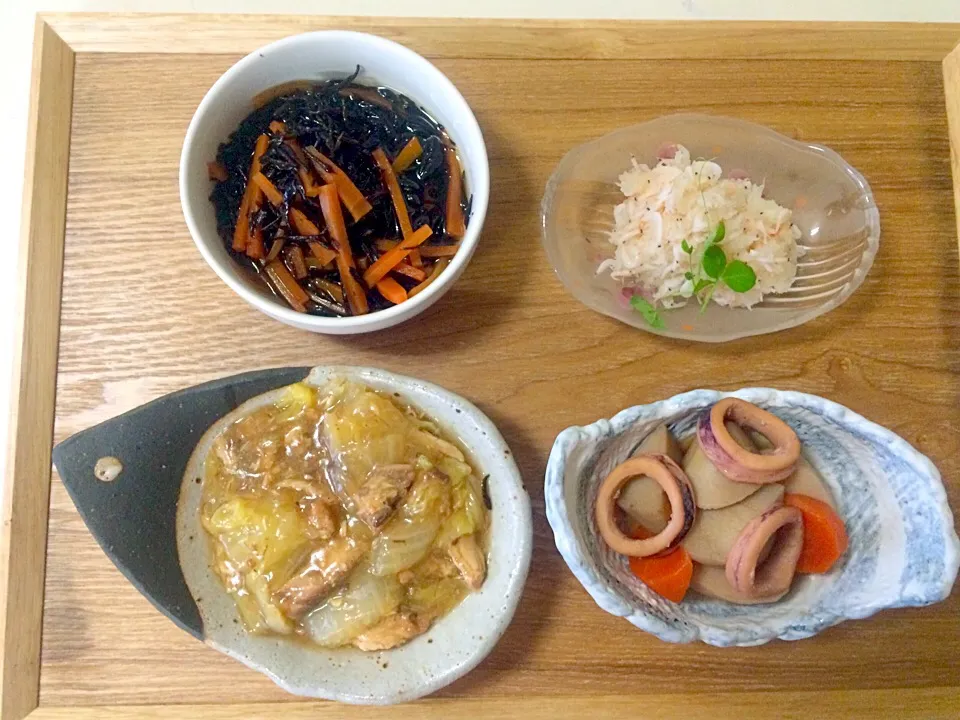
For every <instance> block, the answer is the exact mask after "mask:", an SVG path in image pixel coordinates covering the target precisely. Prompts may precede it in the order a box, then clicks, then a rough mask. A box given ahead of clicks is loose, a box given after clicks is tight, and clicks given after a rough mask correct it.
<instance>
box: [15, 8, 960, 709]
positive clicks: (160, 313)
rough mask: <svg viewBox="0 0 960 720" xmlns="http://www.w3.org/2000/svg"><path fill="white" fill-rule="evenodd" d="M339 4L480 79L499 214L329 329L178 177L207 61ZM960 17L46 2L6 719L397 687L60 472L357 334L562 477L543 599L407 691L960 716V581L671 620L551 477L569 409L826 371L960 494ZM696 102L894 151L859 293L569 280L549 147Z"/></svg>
mask: <svg viewBox="0 0 960 720" xmlns="http://www.w3.org/2000/svg"><path fill="white" fill-rule="evenodd" d="M325 27H349V28H357V29H362V30H369V31H372V32H376V33H379V34H382V35H385V36H388V37H391V38H394V39H396V40H399V41H401V42H403V43H405V44H407V45H409V46H411V47H413V48H414V49H416V50H418V51H420V52H422V53H423V54H425V55H426V56H427V57H429V58H430V59H431V60H433V61H435V62H436V64H437V65H438V66H439V67H440V68H441V70H443V71H444V72H446V73H447V74H448V75H449V76H450V77H451V79H452V80H453V81H454V82H455V83H456V84H457V86H458V87H459V88H460V89H461V90H462V91H463V94H464V95H465V96H466V98H467V100H468V101H469V102H470V104H471V105H472V106H473V108H474V110H475V111H476V114H477V116H478V118H479V121H480V124H481V126H482V127H483V130H484V133H485V135H486V138H487V142H488V144H489V150H490V162H491V170H492V173H493V184H492V185H493V192H492V203H491V208H490V213H489V217H488V220H487V224H486V227H485V231H484V235H483V239H482V243H481V246H480V249H479V251H478V252H477V254H476V257H475V259H474V260H473V262H472V263H471V265H470V267H469V268H468V270H467V272H466V274H465V275H464V277H463V278H462V280H461V281H460V282H459V283H458V284H457V286H456V288H455V289H454V290H453V291H452V292H451V293H450V294H449V295H448V296H447V297H446V298H444V299H443V300H442V301H441V302H440V303H438V305H437V306H435V307H434V308H433V309H432V310H430V311H429V312H428V313H427V314H426V315H424V316H422V317H421V318H419V319H417V320H415V321H413V322H410V323H407V324H406V325H404V326H402V327H400V328H395V329H393V330H391V331H386V332H383V333H380V334H376V335H370V336H364V337H356V338H335V337H320V336H314V335H310V334H308V333H303V332H298V331H295V330H292V329H290V328H286V327H284V326H281V325H279V324H278V323H275V322H273V321H271V320H268V319H267V318H266V317H264V316H262V315H260V314H258V313H257V312H255V311H254V310H253V309H251V308H249V307H247V306H246V305H245V304H244V303H243V302H242V301H241V300H239V299H238V298H237V297H236V296H234V295H233V294H232V293H231V292H230V290H228V289H227V287H226V286H225V285H224V284H223V283H221V282H220V281H219V280H218V279H217V278H216V277H215V275H214V274H213V272H212V271H211V270H209V269H208V268H207V267H206V266H205V265H204V263H203V261H202V260H201V258H200V256H199V254H198V253H197V252H196V250H195V249H194V246H193V244H192V243H191V241H190V238H189V236H188V234H187V229H186V227H185V225H184V222H183V220H182V217H181V214H180V205H179V200H178V197H177V165H178V158H179V153H180V144H181V141H182V139H183V135H184V131H185V129H186V127H187V123H188V121H189V120H190V117H191V115H192V113H193V111H194V108H195V107H196V105H197V103H198V101H199V100H200V98H201V96H202V95H203V93H204V92H205V91H206V90H207V88H208V87H209V86H210V85H211V84H212V83H213V82H214V81H215V80H216V78H217V77H218V76H219V75H220V74H221V73H222V72H223V71H224V70H225V69H226V68H227V67H229V66H230V65H231V64H232V63H233V62H234V61H235V60H236V59H237V58H238V57H239V56H240V55H241V54H243V53H245V52H248V51H250V50H251V49H253V48H255V47H257V46H259V45H261V44H263V43H265V42H268V41H271V40H275V39H277V38H280V37H282V36H285V35H289V34H292V33H296V32H300V31H304V30H310V29H318V28H325ZM958 39H960V26H942V25H940V26H934V25H872V24H871V25H845V24H769V23H750V24H747V23H741V24H737V23H624V22H615V23H614V22H610V23H592V22H588V23H584V22H576V23H570V22H520V23H515V22H475V21H424V20H376V21H374V20H360V19H335V20H334V19H323V18H305V17H303V18H290V17H244V16H237V15H226V16H137V15H128V16H125V15H53V16H45V17H43V18H41V19H40V21H39V22H38V30H37V46H36V59H35V64H34V85H33V104H32V112H31V117H32V121H31V130H30V139H29V147H30V156H29V158H28V164H27V179H26V194H25V199H26V207H25V216H24V217H25V222H24V228H25V230H24V243H25V244H24V249H23V259H24V263H25V265H24V266H23V268H22V272H21V277H22V280H23V287H22V292H21V296H22V299H23V305H22V307H21V310H22V317H23V324H22V336H21V337H20V345H19V347H18V350H19V352H18V357H19V372H18V375H17V378H18V385H17V388H16V392H15V393H14V402H15V405H14V410H15V415H14V418H13V420H14V422H13V426H14V427H13V446H12V448H11V455H10V475H9V478H8V481H7V498H6V506H5V511H4V512H5V514H4V520H5V545H4V552H3V556H2V557H3V566H2V575H0V577H2V581H0V582H2V583H3V585H2V587H0V592H2V595H0V597H3V599H4V604H3V606H2V615H0V617H2V619H0V633H2V648H3V661H2V662H3V664H2V715H3V718H8V719H9V720H16V719H19V718H22V717H24V716H26V715H28V714H29V715H30V716H31V717H37V718H70V719H71V720H74V719H83V718H89V719H93V718H98V719H99V718H150V717H189V718H200V717H203V718H236V717H254V716H255V717H257V718H287V719H292V718H334V717H336V718H341V717H343V718H350V717H357V718H366V717H381V716H382V715H383V711H378V710H375V709H368V708H347V707H343V706H336V705H333V704H330V703H322V702H302V701H297V700H296V699H295V698H293V697H291V696H289V695H286V694H284V693H283V692H282V691H281V690H279V689H278V688H276V687H275V686H274V685H273V684H272V683H271V682H270V681H269V680H267V679H266V678H265V677H263V676H261V675H259V674H257V673H255V672H253V671H251V670H248V669H246V668H244V667H243V666H241V665H240V664H239V663H236V662H234V661H232V660H229V659H227V658H226V657H224V656H222V655H220V654H218V653H216V652H214V651H213V650H210V649H208V648H207V647H205V646H204V645H202V644H201V643H198V642H196V641H195V640H193V639H192V638H191V637H189V636H188V635H187V634H185V633H184V632H182V631H180V630H178V629H177V628H176V627H175V626H174V625H173V623H171V622H169V621H168V620H167V619H165V618H164V617H163V616H161V615H160V614H159V613H158V612H157V611H156V610H154V609H153V607H152V606H151V605H150V604H149V603H148V602H147V601H146V600H145V599H144V598H143V597H141V596H140V595H139V594H138V593H137V592H136V591H135V590H134V589H133V587H131V586H130V585H129V584H128V583H127V582H126V581H125V580H124V579H123V578H122V577H121V575H120V573H119V572H118V571H117V570H116V569H115V568H114V567H113V565H111V563H110V561H109V560H107V558H106V557H105V556H104V554H103V553H102V552H101V550H100V549H99V547H98V546H97V545H96V543H95V542H94V540H93V538H92V537H91V536H90V534H89V533H88V532H87V530H86V528H85V527H84V525H83V523H82V522H81V520H80V518H79V516H78V515H77V513H76V511H75V510H74V508H73V506H72V504H71V503H70V500H69V499H68V498H67V495H66V493H65V492H64V489H63V487H62V486H61V484H60V482H59V480H56V479H55V480H54V481H53V482H52V483H51V482H50V480H51V471H50V448H51V441H52V440H60V439H62V438H64V437H66V436H67V435H69V434H71V433H73V432H75V431H78V430H81V429H83V428H85V427H88V426H89V425H91V424H93V423H96V422H98V421H100V420H102V419H105V418H107V417H110V416H113V415H115V414H117V413H119V412H121V411H123V410H126V409H128V408H130V407H133V406H135V405H138V404H140V403H143V402H145V401H147V400H150V399H152V398H155V397H157V396H158V395H161V394H163V393H167V392H170V391H172V390H176V389H178V388H182V387H184V386H187V385H191V384H194V383H197V382H202V381H205V380H209V379H211V378H215V377H218V376H221V375H226V374H232V373H235V372H239V371H242V370H247V369H251V368H260V367H266V366H276V365H309V364H315V363H328V362H350V363H360V364H370V365H379V366H383V367H385V368H388V369H390V370H395V371H400V372H404V373H409V374H413V375H419V376H421V377H423V378H425V379H428V380H431V381H434V382H438V383H440V384H442V385H444V386H446V387H448V388H450V389H451V390H453V391H455V392H458V393H461V394H463V395H465V396H466V397H468V398H471V399H472V400H474V401H475V402H476V403H477V404H478V405H479V406H480V407H481V408H483V409H484V410H485V411H486V412H487V413H489V415H490V416H491V417H492V418H493V419H494V421H495V422H497V423H498V425H499V426H500V428H501V429H502V431H503V433H504V435H505V436H506V437H507V439H508V441H509V443H510V445H511V447H512V448H513V450H514V452H515V454H516V456H517V459H518V461H519V463H520V467H521V469H522V471H523V473H524V476H525V479H526V483H527V488H528V490H529V492H530V495H531V497H532V498H533V504H534V512H535V532H536V549H535V551H534V559H533V565H532V568H531V572H530V580H529V583H528V586H527V589H526V593H525V596H524V598H523V600H522V602H521V605H520V608H519V611H518V612H517V615H516V619H515V621H514V623H513V625H512V626H511V628H510V629H509V631H508V632H507V634H506V635H505V637H504V638H503V640H502V641H501V642H500V644H499V645H498V647H497V648H496V650H495V651H494V652H493V654H492V655H491V656H490V657H489V659H487V660H486V661H485V662H484V663H483V664H482V665H481V666H480V667H479V668H478V669H477V670H475V671H474V672H472V673H471V674H470V675H469V676H468V677H466V678H464V679H463V680H461V681H459V682H457V683H455V684H453V685H452V686H450V687H449V688H447V689H446V690H444V691H442V692H440V693H438V695H437V696H435V697H434V698H430V699H427V700H425V701H422V702H418V703H416V704H414V705H409V706H403V707H400V708H397V709H395V710H393V711H392V712H391V714H390V717H396V718H424V717H436V718H448V717H452V716H454V713H456V714H457V715H458V716H461V717H468V716H472V715H490V716H496V717H521V716H522V717H527V718H549V719H550V720H554V719H555V718H558V717H577V716H582V715H594V714H609V715H614V714H615V715H619V716H626V715H630V716H645V717H668V716H678V717H683V718H685V719H687V720H695V719H696V718H711V719H713V718H719V717H737V718H741V719H744V720H746V719H748V718H761V717H770V716H773V715H778V716H783V715H784V714H786V713H787V712H788V711H791V710H792V715H793V716H798V717H799V716H801V715H807V713H809V716H811V717H813V716H815V717H818V718H823V717H830V716H836V717H864V718H866V717H871V718H872V717H898V718H906V717H917V718H921V717H922V718H931V717H935V716H942V717H948V716H949V717H955V716H956V713H957V708H958V707H960V600H958V594H957V593H954V595H953V596H952V597H951V598H950V599H949V600H947V601H946V602H944V603H942V604H939V605H937V606H935V607H931V608H926V609H912V610H897V611H890V612H885V613H882V614H880V615H879V616H877V617H875V618H873V619H870V620H867V621H861V622H848V623H845V624H844V625H842V626H840V627H837V628H834V629H831V630H829V631H827V632H824V633H823V634H822V635H820V636H819V637H817V638H815V639H811V640H805V641H802V642H797V643H786V642H774V643H771V644H770V645H767V646H765V647H760V648H749V649H735V650H732V649H727V650H721V649H716V648H712V647H708V646H705V645H688V646H674V645H668V644H665V643H662V642H660V641H659V640H657V639H655V638H653V637H651V636H649V635H646V634H644V633H642V632H640V631H639V630H634V629H632V628H631V627H630V626H629V625H628V624H627V623H626V622H625V621H623V620H619V619H616V618H614V617H611V616H609V615H607V614H606V613H604V612H603V611H602V610H600V609H599V608H598V607H597V606H596V605H595V604H594V603H593V601H592V600H591V599H590V598H589V596H588V595H587V593H586V592H584V590H583V589H582V588H581V587H580V585H579V584H578V583H577V581H576V580H575V579H574V577H573V575H572V574H571V573H570V572H569V571H568V569H567V567H566V566H565V565H564V563H563V561H562V560H561V558H560V556H559V554H558V553H557V552H556V550H555V548H554V545H553V539H552V534H551V532H550V529H549V527H548V525H547V522H546V519H545V517H544V513H543V496H542V489H541V488H542V477H543V470H544V465H545V462H546V458H547V454H548V451H549V448H550V445H551V443H552V441H553V439H554V437H555V435H556V434H557V432H558V431H560V430H561V429H562V428H564V427H566V426H568V425H571V424H583V423H588V422H591V421H593V420H595V419H596V418H598V417H601V416H609V415H611V414H613V413H615V412H616V411H618V410H620V409H622V408H624V407H626V406H629V405H633V404H637V403H646V402H650V401H653V400H656V399H658V398H663V397H666V396H669V395H672V394H674V393H677V392H680V391H684V390H689V389H691V388H694V387H701V386H709V387H716V388H721V389H731V388H736V387H740V386H745V385H770V386H775V387H779V388H783V389H795V390H802V391H806V392H812V393H819V394H821V395H825V396H827V397H829V398H831V399H833V400H836V401H838V402H840V403H843V404H845V405H848V406H850V407H851V408H853V409H855V410H857V411H858V412H861V413H863V414H865V415H866V416H867V417H869V418H870V419H872V420H874V421H876V422H879V423H881V424H883V425H886V426H887V427H890V428H892V429H893V430H895V431H896V432H898V433H900V434H901V435H903V436H904V437H906V438H907V439H908V440H910V441H911V442H912V443H914V444H915V445H916V446H917V447H918V448H920V449H921V450H922V451H923V452H925V453H928V454H929V455H930V456H931V457H932V458H933V459H934V461H935V462H936V463H937V465H938V466H939V468H940V469H941V471H942V472H943V474H944V477H945V480H946V483H947V487H948V492H949V494H950V498H951V501H952V502H953V504H954V506H955V507H957V506H960V404H958V394H960V315H958V312H957V311H958V293H960V274H958V262H957V249H956V247H957V246H956V242H955V232H954V221H953V207H952V204H951V202H950V199H951V182H950V161H949V156H950V153H949V147H948V130H947V117H946V114H945V112H944V84H943V77H944V75H943V72H945V73H946V76H947V77H948V78H949V82H948V87H947V90H948V95H949V100H948V102H949V104H950V108H951V123H952V128H953V137H954V142H955V147H956V148H960V52H954V53H953V55H952V56H950V57H949V58H947V59H946V60H945V61H944V57H945V56H947V54H948V53H949V52H950V50H951V48H952V47H953V46H954V45H955V43H956V41H957V40H958ZM941 61H943V69H941ZM679 110H694V111H706V112H714V113H724V114H730V115H736V116H739V117H743V118H746V119H749V120H753V121H755V122H760V123H764V124H766V125H770V126H772V127H774V128H776V129H777V130H780V131H781V132H784V133H787V134H789V135H792V136H794V137H801V138H804V139H807V140H816V141H818V142H823V143H825V144H827V145H829V146H831V147H833V148H835V149H836V150H838V151H839V152H840V153H842V154H843V156H844V157H845V158H846V159H847V160H849V161H850V162H851V163H852V164H853V165H855V166H856V167H857V168H859V169H860V170H861V171H862V172H863V173H864V175H866V177H867V178H868V179H869V181H870V183H871V184H872V186H873V189H874V191H875V192H876V198H877V202H878V204H879V207H880V212H881V217H882V224H883V239H882V243H881V250H880V256H879V257H878V259H877V263H876V265H875V267H874V269H873V272H872V273H871V275H870V277H869V278H868V279H867V282H866V283H865V284H864V286H863V287H862V289H861V290H860V291H859V292H858V293H857V294H856V295H854V297H853V298H852V299H851V300H850V301H849V302H847V304H846V305H844V306H843V307H842V308H840V309H838V310H836V311H834V312H832V313H830V314H829V315H827V316H825V317H822V318H820V319H818V320H816V321H814V322H812V323H810V324H808V325H806V326H804V327H802V328H797V329H794V330H791V331H788V332H783V333H779V334H777V335H772V336H766V337H762V338H756V339H750V340H743V341H739V342H734V343H730V344H728V345H724V346H720V347H716V346H707V345H694V344H687V343H683V342H672V341H666V340H662V339H659V338H656V337H652V336H650V335H647V334H645V333H642V332H637V331H635V330H633V329H631V328H628V327H626V326H624V325H621V324H618V323H616V322H614V321H612V320H609V319H607V318H604V317H601V316H600V315H597V314H595V313H593V312H590V311H588V310H587V309H586V308H584V307H582V306H581V305H579V304H578V303H577V302H576V301H575V300H574V299H573V298H572V297H571V296H570V295H568V294H567V293H566V291H564V289H563V288H562V287H561V285H560V283H559V282H558V281H557V280H556V279H555V278H554V277H553V273H552V272H551V270H550V268H549V267H548V265H547V263H546V260H545V257H544V254H543V252H542V251H541V249H540V241H539V222H538V210H539V199H540V195H541V191H542V189H543V187H544V182H545V181H546V179H547V177H548V175H549V173H550V171H551V170H552V169H553V167H554V165H555V164H556V163H557V161H558V160H559V159H560V157H561V156H562V155H563V154H564V152H566V151H567V150H568V149H569V148H571V147H572V146H574V145H576V144H578V143H581V142H583V141H585V140H587V139H589V138H592V137H595V136H598V135H601V134H603V133H605V132H607V131H609V130H612V129H613V128H616V127H619V126H622V125H627V124H630V123H635V122H639V121H642V120H646V119H649V118H652V117H654V116H657V115H660V114H664V113H669V112H675V111H679ZM954 172H955V173H960V161H958V159H957V156H956V155H954ZM957 180H958V182H960V177H958V178H957ZM958 202H960V197H958ZM61 268H62V283H61ZM157 431H158V432H163V429H162V428H158V429H157ZM41 630H42V633H41ZM41 637H42V643H41Z"/></svg>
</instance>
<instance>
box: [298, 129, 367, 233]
mask: <svg viewBox="0 0 960 720" xmlns="http://www.w3.org/2000/svg"><path fill="white" fill-rule="evenodd" d="M304 152H306V154H307V156H308V157H309V158H310V160H311V164H312V165H313V169H314V170H316V171H317V172H318V173H319V174H320V177H322V178H323V180H324V182H327V183H332V184H333V185H334V186H335V187H336V188H337V192H338V193H339V195H340V199H341V200H342V201H343V205H344V207H345V208H347V212H349V213H350V215H351V217H353V219H354V220H359V219H360V218H362V217H363V216H364V215H366V214H367V213H368V212H370V211H371V210H372V209H373V207H372V206H371V205H370V203H369V202H367V199H366V198H365V197H364V196H363V193H362V192H360V190H359V188H357V186H356V185H354V184H353V180H351V179H350V178H349V176H348V175H347V174H346V173H345V172H344V171H343V170H341V169H340V168H339V167H337V165H336V163H334V162H333V160H331V159H330V158H328V157H327V156H326V155H324V154H323V153H321V152H320V151H319V150H317V149H316V148H315V147H313V146H310V147H308V148H306V149H305V150H304ZM318 197H319V194H318Z"/></svg>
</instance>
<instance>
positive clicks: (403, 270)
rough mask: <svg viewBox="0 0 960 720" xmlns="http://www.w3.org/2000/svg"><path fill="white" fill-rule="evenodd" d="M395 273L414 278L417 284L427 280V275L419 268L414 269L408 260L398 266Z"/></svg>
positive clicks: (394, 270)
mask: <svg viewBox="0 0 960 720" xmlns="http://www.w3.org/2000/svg"><path fill="white" fill-rule="evenodd" d="M393 272H395V273H399V274H400V275H406V276H407V277H408V278H412V279H413V280H416V281H417V282H423V281H424V280H426V279H427V274H426V273H425V272H424V271H423V270H421V269H420V268H418V267H414V266H413V265H411V264H410V263H409V262H408V261H407V260H404V261H403V262H401V263H400V264H399V265H397V266H396V267H395V268H394V269H393Z"/></svg>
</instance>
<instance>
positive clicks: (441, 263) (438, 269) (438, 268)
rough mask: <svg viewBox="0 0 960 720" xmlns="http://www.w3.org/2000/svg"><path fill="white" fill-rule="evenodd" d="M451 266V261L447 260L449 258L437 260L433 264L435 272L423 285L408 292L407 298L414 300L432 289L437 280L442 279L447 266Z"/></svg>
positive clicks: (432, 271) (431, 273) (432, 272)
mask: <svg viewBox="0 0 960 720" xmlns="http://www.w3.org/2000/svg"><path fill="white" fill-rule="evenodd" d="M449 264H450V261H449V260H447V258H440V259H439V260H437V261H436V262H435V263H434V264H433V270H431V271H430V275H429V277H427V279H426V280H424V281H423V282H422V283H420V284H419V285H417V286H416V287H415V288H413V289H412V290H410V291H409V292H407V297H408V298H412V297H414V296H415V295H419V294H420V293H422V292H423V291H424V290H426V289H427V288H428V287H430V286H431V285H432V284H433V283H435V282H436V280H437V278H438V277H440V273H442V272H443V271H444V269H445V268H446V267H447V265H449Z"/></svg>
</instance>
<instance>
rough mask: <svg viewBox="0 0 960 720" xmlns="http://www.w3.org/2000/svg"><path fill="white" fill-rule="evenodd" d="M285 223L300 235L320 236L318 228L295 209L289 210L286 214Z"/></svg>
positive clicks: (300, 211) (301, 212)
mask: <svg viewBox="0 0 960 720" xmlns="http://www.w3.org/2000/svg"><path fill="white" fill-rule="evenodd" d="M287 222H288V223H290V227H292V228H293V229H294V230H296V231H297V232H298V233H300V234H301V235H319V234H320V228H318V227H317V226H316V224H315V223H314V222H313V220H311V219H310V218H308V217H307V216H306V215H304V214H303V211H302V210H297V208H295V207H292V208H290V210H289V211H288V212H287Z"/></svg>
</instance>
